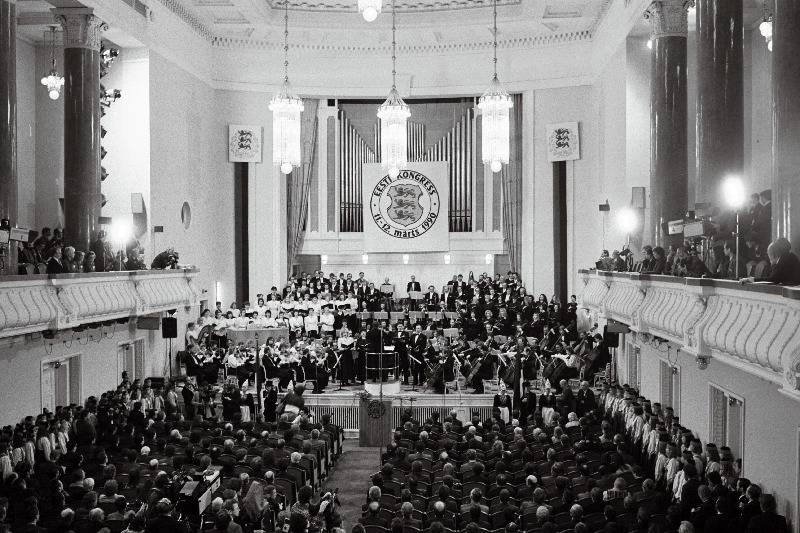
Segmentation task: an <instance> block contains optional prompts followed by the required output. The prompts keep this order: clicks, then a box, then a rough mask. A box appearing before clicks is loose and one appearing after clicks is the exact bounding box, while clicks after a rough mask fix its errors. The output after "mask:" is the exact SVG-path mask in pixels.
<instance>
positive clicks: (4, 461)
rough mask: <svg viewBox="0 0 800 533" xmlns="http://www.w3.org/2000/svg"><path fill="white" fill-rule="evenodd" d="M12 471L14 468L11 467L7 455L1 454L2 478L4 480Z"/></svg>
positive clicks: (0, 469) (0, 472)
mask: <svg viewBox="0 0 800 533" xmlns="http://www.w3.org/2000/svg"><path fill="white" fill-rule="evenodd" d="M13 471H14V467H12V466H11V458H10V457H9V456H8V454H3V455H2V456H0V474H1V475H2V476H3V479H4V480H5V479H6V478H7V477H8V476H10V475H11V473H12V472H13Z"/></svg>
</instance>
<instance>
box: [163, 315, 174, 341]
mask: <svg viewBox="0 0 800 533" xmlns="http://www.w3.org/2000/svg"><path fill="white" fill-rule="evenodd" d="M161 338H162V339H177V338H178V319H177V318H175V317H174V316H165V317H164V318H162V319H161Z"/></svg>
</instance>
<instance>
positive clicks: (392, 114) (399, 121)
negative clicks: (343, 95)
mask: <svg viewBox="0 0 800 533" xmlns="http://www.w3.org/2000/svg"><path fill="white" fill-rule="evenodd" d="M396 31H397V30H396V27H395V10H394V0H392V90H391V91H389V97H388V98H387V99H386V101H385V102H384V103H383V104H381V106H380V107H379V108H378V118H379V119H381V166H383V169H384V170H387V171H388V172H389V175H390V176H391V177H392V178H396V177H397V176H398V175H399V174H400V169H401V168H404V167H406V166H407V165H408V136H407V133H406V125H407V121H408V117H410V116H411V111H409V109H408V105H406V103H405V102H404V101H403V99H402V98H401V97H400V93H398V92H397V87H396V85H395V81H396V77H397V69H396V65H397V42H396V41H395V33H396Z"/></svg>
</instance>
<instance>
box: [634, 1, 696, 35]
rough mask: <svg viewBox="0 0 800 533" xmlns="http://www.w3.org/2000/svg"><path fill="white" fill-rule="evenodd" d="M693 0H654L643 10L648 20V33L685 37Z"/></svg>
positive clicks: (687, 31)
mask: <svg viewBox="0 0 800 533" xmlns="http://www.w3.org/2000/svg"><path fill="white" fill-rule="evenodd" d="M690 7H694V0H655V1H654V2H652V3H651V4H650V6H649V7H648V8H647V9H646V10H645V12H644V18H646V19H648V20H649V21H650V35H651V37H652V38H653V39H657V38H659V37H686V36H687V35H688V33H689V15H688V14H689V8H690Z"/></svg>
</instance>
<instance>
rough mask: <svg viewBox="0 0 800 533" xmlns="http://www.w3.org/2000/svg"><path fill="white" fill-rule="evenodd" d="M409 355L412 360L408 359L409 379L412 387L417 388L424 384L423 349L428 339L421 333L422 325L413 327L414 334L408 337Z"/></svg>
mask: <svg viewBox="0 0 800 533" xmlns="http://www.w3.org/2000/svg"><path fill="white" fill-rule="evenodd" d="M409 340H410V345H409V354H410V355H411V356H413V357H414V359H410V358H409V363H410V364H411V365H412V368H411V377H412V379H413V380H414V385H415V386H417V387H419V386H420V385H422V384H423V383H424V382H425V348H426V347H427V346H428V337H427V336H426V335H425V334H424V333H422V325H421V324H417V325H416V326H414V333H413V334H412V335H411V337H410V339H409Z"/></svg>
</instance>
